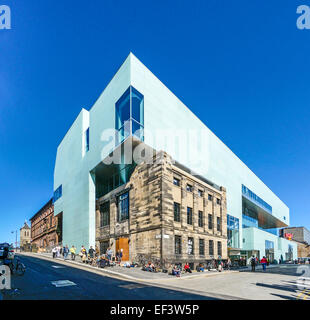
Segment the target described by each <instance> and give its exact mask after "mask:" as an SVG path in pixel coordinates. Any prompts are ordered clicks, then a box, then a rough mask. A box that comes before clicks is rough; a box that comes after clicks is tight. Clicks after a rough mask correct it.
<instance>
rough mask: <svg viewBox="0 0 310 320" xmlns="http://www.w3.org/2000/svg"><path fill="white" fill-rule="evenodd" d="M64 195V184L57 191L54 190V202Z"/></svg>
mask: <svg viewBox="0 0 310 320" xmlns="http://www.w3.org/2000/svg"><path fill="white" fill-rule="evenodd" d="M61 197H62V185H60V186H59V187H58V188H57V189H56V191H54V197H53V202H56V201H57V200H58V199H59V198H61Z"/></svg>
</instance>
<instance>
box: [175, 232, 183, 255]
mask: <svg viewBox="0 0 310 320" xmlns="http://www.w3.org/2000/svg"><path fill="white" fill-rule="evenodd" d="M174 248H175V254H181V253H182V243H181V236H174Z"/></svg>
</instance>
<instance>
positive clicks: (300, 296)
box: [296, 289, 310, 300]
mask: <svg viewBox="0 0 310 320" xmlns="http://www.w3.org/2000/svg"><path fill="white" fill-rule="evenodd" d="M308 298H310V289H304V290H303V291H301V292H300V293H299V294H298V296H297V298H296V299H297V300H301V299H303V300H308Z"/></svg>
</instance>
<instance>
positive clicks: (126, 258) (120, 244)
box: [116, 238, 129, 261]
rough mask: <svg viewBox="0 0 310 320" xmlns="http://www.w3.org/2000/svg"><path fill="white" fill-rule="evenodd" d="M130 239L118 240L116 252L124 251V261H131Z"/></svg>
mask: <svg viewBox="0 0 310 320" xmlns="http://www.w3.org/2000/svg"><path fill="white" fill-rule="evenodd" d="M128 240H129V239H128V238H119V239H117V240H116V251H117V250H121V249H123V258H122V261H129V243H128Z"/></svg>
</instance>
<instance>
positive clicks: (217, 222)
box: [216, 217, 221, 231]
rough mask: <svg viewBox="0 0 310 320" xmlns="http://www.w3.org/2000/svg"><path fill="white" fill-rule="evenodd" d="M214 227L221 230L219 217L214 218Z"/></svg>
mask: <svg viewBox="0 0 310 320" xmlns="http://www.w3.org/2000/svg"><path fill="white" fill-rule="evenodd" d="M216 228H217V231H221V218H220V217H217V218H216Z"/></svg>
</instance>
